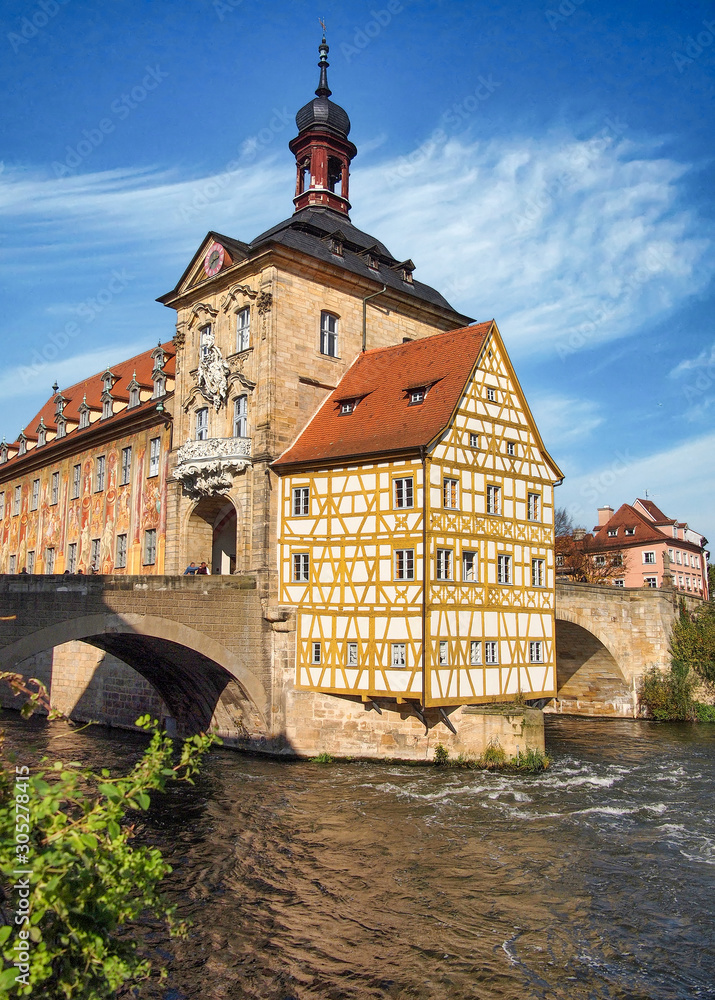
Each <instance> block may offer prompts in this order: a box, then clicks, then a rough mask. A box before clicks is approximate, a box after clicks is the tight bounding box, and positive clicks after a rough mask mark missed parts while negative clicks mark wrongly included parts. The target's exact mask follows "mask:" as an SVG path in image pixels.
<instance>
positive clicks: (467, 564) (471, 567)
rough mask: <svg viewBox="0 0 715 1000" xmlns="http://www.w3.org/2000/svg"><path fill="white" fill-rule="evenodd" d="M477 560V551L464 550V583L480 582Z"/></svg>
mask: <svg viewBox="0 0 715 1000" xmlns="http://www.w3.org/2000/svg"><path fill="white" fill-rule="evenodd" d="M478 565H479V564H478V561H477V553H476V552H473V551H471V550H467V549H463V550H462V582H463V583H478V582H479V573H478V572H477V569H478Z"/></svg>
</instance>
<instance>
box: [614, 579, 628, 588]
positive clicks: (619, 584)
mask: <svg viewBox="0 0 715 1000" xmlns="http://www.w3.org/2000/svg"><path fill="white" fill-rule="evenodd" d="M625 585H626V581H625V580H614V581H613V586H614V587H625Z"/></svg>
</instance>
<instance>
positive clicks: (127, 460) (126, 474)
mask: <svg viewBox="0 0 715 1000" xmlns="http://www.w3.org/2000/svg"><path fill="white" fill-rule="evenodd" d="M131 481H132V446H131V445H127V447H126V448H122V464H121V470H120V479H119V485H120V486H128V485H129V483H131Z"/></svg>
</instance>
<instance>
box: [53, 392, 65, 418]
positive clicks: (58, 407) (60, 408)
mask: <svg viewBox="0 0 715 1000" xmlns="http://www.w3.org/2000/svg"><path fill="white" fill-rule="evenodd" d="M66 402H67V400H66V398H65V397H64V396H62V395H57V396H55V416H56V417H61V416H62V414H63V413H64V411H65V404H66Z"/></svg>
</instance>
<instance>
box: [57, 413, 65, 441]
mask: <svg viewBox="0 0 715 1000" xmlns="http://www.w3.org/2000/svg"><path fill="white" fill-rule="evenodd" d="M66 433H67V421H66V420H65V418H64V417H57V435H56V437H57V438H58V439H59V438H63V437H64V436H65V435H66Z"/></svg>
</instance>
